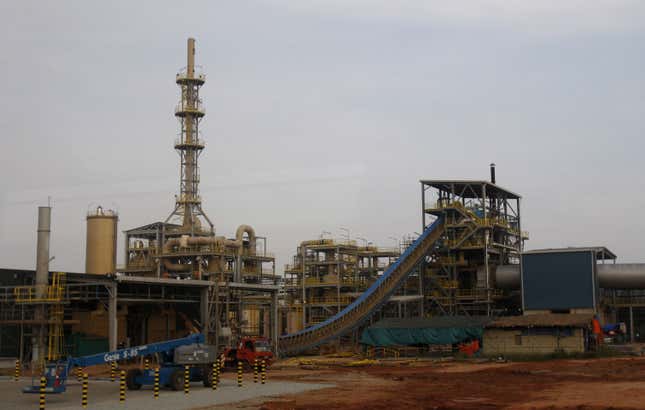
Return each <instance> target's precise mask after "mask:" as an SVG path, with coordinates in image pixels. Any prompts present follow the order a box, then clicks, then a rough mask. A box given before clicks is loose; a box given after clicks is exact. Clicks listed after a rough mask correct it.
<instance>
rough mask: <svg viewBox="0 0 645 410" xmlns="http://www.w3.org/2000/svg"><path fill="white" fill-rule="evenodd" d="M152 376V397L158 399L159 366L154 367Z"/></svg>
mask: <svg viewBox="0 0 645 410" xmlns="http://www.w3.org/2000/svg"><path fill="white" fill-rule="evenodd" d="M154 378H155V380H154V382H155V384H154V386H153V390H152V391H153V393H152V397H154V398H155V399H158V398H159V368H158V367H155V373H154Z"/></svg>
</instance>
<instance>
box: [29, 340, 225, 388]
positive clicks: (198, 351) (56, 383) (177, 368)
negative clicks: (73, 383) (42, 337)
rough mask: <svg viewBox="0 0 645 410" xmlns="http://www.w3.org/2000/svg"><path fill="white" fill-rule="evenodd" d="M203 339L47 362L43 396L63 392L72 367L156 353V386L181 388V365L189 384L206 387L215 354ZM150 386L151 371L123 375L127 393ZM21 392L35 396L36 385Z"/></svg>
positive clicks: (88, 365)
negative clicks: (200, 384) (189, 381)
mask: <svg viewBox="0 0 645 410" xmlns="http://www.w3.org/2000/svg"><path fill="white" fill-rule="evenodd" d="M204 340H205V338H204V335H203V334H201V333H198V334H192V335H190V336H187V337H184V338H181V339H173V340H167V341H164V342H158V343H150V344H147V345H142V346H136V347H129V348H126V349H119V350H115V351H112V352H105V353H98V354H94V355H89V356H82V357H69V358H67V359H65V360H58V361H56V362H50V363H47V364H46V365H45V370H44V374H43V376H45V379H46V380H47V383H46V387H45V393H63V392H64V391H65V385H66V382H67V378H68V377H69V375H70V374H71V371H72V369H73V368H75V367H81V368H86V367H90V366H96V365H101V364H107V363H112V362H117V361H119V360H127V359H133V358H137V357H140V356H148V355H151V354H155V353H159V354H160V366H159V384H160V385H161V386H168V387H171V388H173V389H175V390H179V389H181V388H182V387H183V383H184V366H186V365H189V366H190V373H189V374H190V380H191V381H203V383H204V385H205V386H209V385H210V380H211V377H210V372H211V371H212V364H213V363H214V362H215V361H216V360H217V352H216V350H215V347H214V346H210V345H205V344H204ZM153 383H154V370H152V369H150V370H141V369H130V370H129V371H128V373H127V377H126V384H127V386H128V389H130V390H137V389H140V388H141V386H145V385H153ZM23 392H24V393H39V392H40V385H38V384H34V385H32V386H27V387H25V388H24V389H23Z"/></svg>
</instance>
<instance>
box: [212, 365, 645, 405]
mask: <svg viewBox="0 0 645 410" xmlns="http://www.w3.org/2000/svg"><path fill="white" fill-rule="evenodd" d="M349 360H351V359H346V360H344V361H343V360H342V359H324V358H320V360H311V359H307V360H305V359H302V360H300V362H298V360H297V359H295V360H294V359H290V360H288V361H286V362H282V363H280V362H279V363H276V366H275V368H273V369H271V370H270V372H269V377H270V378H271V379H272V380H279V379H282V380H294V381H301V382H307V381H311V382H314V381H315V382H325V383H335V384H336V386H337V387H333V388H327V389H322V390H315V391H310V392H306V393H302V394H295V395H285V396H280V397H277V398H272V399H255V400H250V401H246V402H241V403H238V404H237V405H235V406H234V407H233V408H238V409H257V408H261V409H266V410H287V409H289V410H291V409H321V410H322V409H324V410H330V409H388V410H391V409H559V410H564V409H576V410H582V409H585V410H599V409H645V358H643V357H634V358H606V359H592V360H552V361H544V362H516V363H493V362H476V361H473V362H445V361H430V360H414V359H412V360H397V361H380V362H376V363H370V364H369V365H365V366H348V364H349V363H350V361H349ZM354 360H356V359H354ZM354 364H355V362H354ZM213 408H214V409H219V408H222V407H213ZM226 408H231V407H230V406H229V407H226Z"/></svg>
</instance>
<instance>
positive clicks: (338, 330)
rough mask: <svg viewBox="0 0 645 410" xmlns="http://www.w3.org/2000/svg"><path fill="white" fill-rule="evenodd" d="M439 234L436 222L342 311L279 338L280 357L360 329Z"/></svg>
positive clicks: (441, 224)
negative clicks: (357, 328)
mask: <svg viewBox="0 0 645 410" xmlns="http://www.w3.org/2000/svg"><path fill="white" fill-rule="evenodd" d="M443 230H444V222H443V219H442V218H439V219H437V220H436V221H435V222H434V223H432V225H430V226H428V227H427V228H426V229H425V231H423V233H422V234H421V236H419V238H417V240H416V241H414V242H413V243H412V245H411V246H410V247H408V249H407V250H406V251H405V252H404V253H403V255H401V257H400V258H399V259H398V260H397V261H396V262H395V263H394V264H392V265H391V266H390V267H389V268H388V269H387V270H386V271H385V272H384V273H383V275H382V276H381V277H380V278H378V279H377V280H376V282H374V283H373V284H372V286H370V287H369V288H368V289H367V290H366V291H365V292H364V293H363V294H362V295H361V296H360V297H359V298H358V299H356V300H355V301H354V302H353V303H351V304H350V305H348V306H347V307H346V308H345V309H343V310H341V311H340V312H338V313H337V314H336V315H334V316H332V317H330V318H329V319H327V320H325V321H324V322H321V323H318V324H316V325H314V326H311V327H308V328H306V329H303V330H301V331H299V332H296V333H291V334H288V335H284V336H281V337H280V341H279V344H278V349H279V351H280V354H281V355H290V354H295V353H298V352H300V351H303V350H306V349H310V348H312V347H315V346H318V345H320V344H322V343H324V342H326V341H328V340H330V339H333V338H336V337H339V336H342V335H344V334H346V333H347V332H349V331H351V330H352V329H355V328H356V327H358V326H360V325H361V324H362V323H363V322H365V321H366V320H367V319H369V318H370V316H371V315H372V314H373V313H374V312H376V311H377V310H378V309H379V308H380V307H381V306H382V305H383V304H384V303H385V302H387V300H388V298H389V297H390V296H391V295H392V294H393V293H394V292H395V291H396V290H397V289H398V287H399V286H400V285H401V284H402V283H403V281H404V280H405V279H406V278H407V277H408V275H409V274H410V273H411V272H412V271H414V269H415V268H416V267H417V265H419V263H420V262H421V261H422V260H423V258H424V257H425V256H426V255H427V254H428V252H429V251H430V250H431V249H432V247H433V246H434V244H435V242H437V240H438V239H439V238H440V237H441V234H442V233H443Z"/></svg>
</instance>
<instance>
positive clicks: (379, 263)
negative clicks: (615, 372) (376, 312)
mask: <svg viewBox="0 0 645 410" xmlns="http://www.w3.org/2000/svg"><path fill="white" fill-rule="evenodd" d="M399 254H400V252H399V250H398V249H387V248H379V247H376V246H371V245H366V246H358V245H357V244H356V242H355V241H349V240H344V241H342V240H341V241H339V240H333V239H318V240H310V241H304V242H302V243H301V244H300V246H299V247H298V249H297V253H296V255H295V256H294V257H293V262H292V263H291V264H288V265H286V266H285V270H284V272H285V281H284V286H285V294H286V296H285V297H286V304H285V309H286V310H287V322H288V324H287V326H286V328H287V329H286V330H287V332H288V333H292V332H294V331H297V330H300V329H302V328H304V327H308V326H311V325H314V324H317V323H320V322H322V321H324V320H325V319H327V318H329V317H331V316H333V315H334V314H336V313H338V312H340V311H341V310H342V309H343V308H344V307H345V306H347V305H349V304H350V303H351V302H352V301H354V300H355V299H356V298H357V297H358V296H359V295H360V294H361V292H363V291H364V290H365V289H367V288H368V287H369V286H370V285H371V284H372V283H373V282H374V280H376V278H377V277H378V276H379V275H381V274H382V273H383V272H384V270H385V269H386V268H387V267H388V266H389V265H390V264H391V263H392V262H394V260H396V258H398V256H399Z"/></svg>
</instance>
